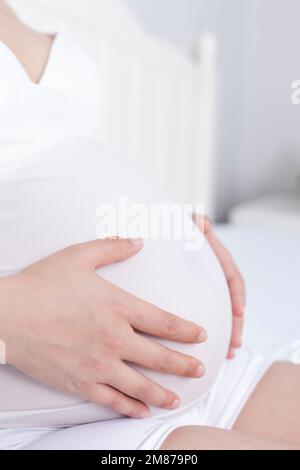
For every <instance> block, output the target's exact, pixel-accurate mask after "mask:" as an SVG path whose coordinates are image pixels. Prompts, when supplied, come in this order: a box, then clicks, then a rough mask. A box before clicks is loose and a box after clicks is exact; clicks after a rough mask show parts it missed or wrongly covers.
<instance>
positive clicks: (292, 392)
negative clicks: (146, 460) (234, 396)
mask: <svg viewBox="0 0 300 470" xmlns="http://www.w3.org/2000/svg"><path fill="white" fill-rule="evenodd" d="M161 449H162V450H179V449H180V450H224V449H225V450H230V449H233V450H300V366H296V365H293V364H285V363H277V364H274V365H273V366H272V367H271V368H270V369H269V371H268V372H267V374H266V375H265V376H264V377H263V379H262V380H261V382H260V383H259V384H258V386H257V387H256V389H255V390H254V392H253V394H252V396H251V397H250V399H249V400H248V402H247V403H246V405H245V406H244V408H243V410H242V411H241V413H240V416H239V417H238V419H237V421H236V423H235V425H234V426H233V430H232V431H224V430H221V429H216V428H206V427H203V426H187V427H181V428H178V429H176V431H174V432H173V433H171V434H170V435H169V436H168V438H167V439H166V440H165V442H164V443H163V445H162V447H161Z"/></svg>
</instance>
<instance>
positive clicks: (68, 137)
mask: <svg viewBox="0 0 300 470" xmlns="http://www.w3.org/2000/svg"><path fill="white" fill-rule="evenodd" d="M65 61H66V62H65ZM68 61H69V62H71V63H68ZM78 63H80V64H81V65H82V64H85V67H84V70H85V74H84V73H82V74H81V75H80V74H78V75H76V70H78ZM55 64H56V66H55ZM58 65H59V67H58ZM63 67H65V69H66V70H69V71H70V70H73V72H72V80H67V81H64V80H63V79H62V80H61V79H59V78H58V76H57V71H58V70H59V71H60V73H61V75H63V73H62V69H63ZM80 68H81V70H82V67H80ZM63 70H64V69H63ZM95 74H96V71H95V68H94V65H93V64H92V62H90V61H89V59H88V58H87V57H86V56H85V54H83V53H82V51H80V49H78V48H76V47H75V46H74V45H73V43H72V42H71V41H69V40H68V39H67V38H64V37H63V36H58V38H57V39H56V41H55V44H54V46H53V49H52V53H51V56H50V59H49V64H48V67H47V70H46V72H45V75H44V77H43V79H42V81H41V84H40V85H39V86H38V85H33V84H32V83H31V82H30V81H29V79H28V78H27V76H26V74H25V73H24V71H23V69H22V68H21V66H20V64H19V63H18V61H17V60H16V58H15V57H14V55H13V54H12V53H11V51H10V50H9V49H8V48H7V47H5V46H4V45H3V44H2V45H1V44H0V100H1V101H0V103H1V107H0V241H1V243H0V276H1V277H4V276H8V275H10V274H14V273H17V272H19V271H21V270H22V269H24V268H25V267H27V266H29V265H30V264H31V263H33V262H35V261H37V260H39V259H41V258H43V257H45V256H47V255H49V254H50V253H53V252H55V251H57V250H60V249H62V248H64V247H66V246H68V245H71V244H73V243H78V242H84V241H87V240H90V239H95V238H96V237H97V236H101V230H100V233H99V218H98V216H99V211H98V209H99V206H100V205H101V204H103V203H110V204H112V205H115V206H117V205H118V201H119V197H120V196H122V197H124V196H126V198H127V201H128V204H136V203H139V204H141V203H142V204H144V205H146V206H148V207H149V206H150V205H151V204H153V203H162V202H170V201H169V200H168V197H167V196H166V195H165V194H164V193H163V192H162V191H161V190H160V189H159V188H157V187H156V186H155V185H154V184H153V183H152V181H150V180H149V179H148V178H146V177H145V176H144V175H142V174H141V173H140V172H139V170H138V169H137V168H136V167H134V166H132V165H131V164H130V163H129V162H127V161H126V160H125V159H120V158H118V157H116V156H114V155H112V154H111V152H109V151H108V150H107V149H105V148H103V147H102V146H101V145H99V144H96V143H93V142H92V141H91V140H90V138H91V137H93V133H94V130H95V123H96V115H97V103H96V101H95V100H94V97H95V96H96V94H95V93H96V91H97V90H96V89H97V83H96V81H97V80H96V78H95V77H96V75H95ZM76 76H77V78H78V81H76ZM70 82H72V84H73V85H72V86H73V89H71V88H70V87H69V86H68V84H69V83H70ZM87 83H90V84H91V83H94V85H95V93H91V95H89V93H87V92H84V90H87V89H90V90H91V86H89V85H88V86H87ZM66 88H68V89H66ZM87 138H89V139H87ZM185 221H186V223H187V224H191V223H192V222H191V221H190V219H189V218H187V219H186V220H185ZM103 235H106V234H104V233H103ZM198 237H200V235H199V234H198ZM99 275H101V276H104V277H106V278H107V279H109V280H111V281H112V282H114V283H115V284H117V285H119V286H121V287H123V288H124V289H126V290H127V291H129V292H132V293H133V294H135V295H137V296H139V297H140V298H143V299H145V300H148V301H150V302H152V303H154V304H156V305H159V306H161V307H162V308H165V309H166V310H168V311H171V312H174V313H176V314H178V315H181V316H182V317H184V318H187V319H190V320H191V321H194V322H196V323H198V324H200V325H202V326H203V327H205V328H206V330H207V332H208V337H209V340H208V342H207V343H206V344H204V345H192V346H191V345H182V344H171V345H170V344H169V345H170V346H171V347H173V348H176V349H178V350H180V351H183V352H185V353H187V354H191V355H193V356H195V357H198V358H199V359H201V360H202V361H203V362H204V363H205V365H206V375H205V377H204V378H202V379H185V378H179V377H175V376H165V375H162V374H158V373H154V372H151V371H142V372H143V373H145V374H146V375H147V376H149V377H150V378H151V379H153V380H155V381H157V382H159V383H161V384H162V385H164V386H166V387H168V388H170V389H172V390H174V391H175V392H177V393H178V394H179V395H180V396H181V399H182V406H181V408H180V410H177V411H176V412H167V411H162V410H158V409H152V412H153V414H154V416H156V417H155V418H151V419H149V420H144V421H137V420H130V419H127V418H122V419H120V417H119V416H117V415H116V414H115V413H113V412H112V411H110V410H107V409H104V408H102V407H97V406H95V405H92V404H90V403H84V402H82V400H80V399H78V398H76V397H71V396H68V395H65V394H62V393H60V392H57V391H55V390H52V389H50V388H49V387H46V386H44V385H42V384H39V383H37V382H36V381H34V380H32V379H30V378H29V377H26V376H24V375H23V374H22V373H20V372H18V371H16V370H15V369H13V368H12V367H10V366H1V368H0V449H1V448H21V447H25V445H26V443H27V444H28V443H29V442H30V443H34V442H36V444H32V446H33V447H31V448H63V449H64V448H94V449H114V448H116V449H118V448H124V449H131V448H132V449H134V448H156V447H157V446H159V444H160V443H161V442H162V440H163V437H164V436H166V435H167V433H168V432H170V431H171V430H172V429H174V428H175V427H176V426H178V425H180V424H181V425H183V424H205V425H215V426H218V425H219V426H223V427H228V428H229V427H230V426H231V425H232V424H233V421H234V418H235V417H236V416H237V414H238V411H239V410H240V409H241V407H242V405H243V403H244V402H245V400H246V399H247V397H248V396H249V394H250V393H251V390H252V389H253V387H254V385H255V383H256V382H257V380H259V377H260V376H261V374H262V373H263V371H264V370H265V369H266V367H267V366H268V365H269V364H270V362H271V361H270V359H268V360H267V361H264V358H261V357H255V358H252V357H251V356H248V355H246V356H243V357H241V358H240V359H239V360H238V361H236V362H233V363H225V356H226V352H227V348H228V344H229V339H230V334H231V323H232V322H231V305H230V298H229V292H228V288H227V285H226V282H225V279H224V275H223V272H222V270H221V268H220V266H219V264H218V262H217V260H216V258H215V256H214V255H213V253H212V251H211V250H210V248H209V247H208V246H207V245H206V244H205V245H204V247H203V248H202V249H200V250H197V251H189V250H187V245H186V242H185V240H166V241H160V240H155V241H151V240H149V241H146V243H145V247H144V249H143V250H142V252H141V253H140V254H139V255H138V256H136V257H134V258H132V259H131V260H129V261H126V262H124V263H121V264H118V265H113V266H110V267H107V268H105V269H101V270H99ZM33 302H34V299H33ZM21 334H22V332H20V335H21ZM164 343H166V344H168V343H167V342H164ZM220 371H222V372H221V374H220ZM233 400H234V403H233ZM189 410H190V411H189ZM107 420H109V421H107ZM84 423H95V425H96V426H97V428H95V427H93V424H87V425H86V426H79V427H76V425H82V424H84ZM109 423H111V424H109ZM61 428H68V429H66V430H65V431H60V432H59V429H61ZM45 436H49V439H50V440H47V439H46V441H45V440H42V439H41V438H42V437H45ZM56 436H57V437H56ZM150 437H151V439H150ZM149 439H150V440H149ZM74 446H75V447H74Z"/></svg>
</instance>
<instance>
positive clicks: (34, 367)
mask: <svg viewBox="0 0 300 470" xmlns="http://www.w3.org/2000/svg"><path fill="white" fill-rule="evenodd" d="M0 24H1V28H0V41H2V42H4V43H5V44H6V45H7V46H8V47H10V48H11V50H12V51H13V52H14V54H15V55H16V57H17V58H18V59H19V61H20V63H21V64H22V65H23V67H24V70H25V71H26V72H27V74H28V76H29V78H30V79H31V80H32V81H33V82H35V83H38V82H39V80H40V78H41V76H42V74H43V71H44V69H45V66H46V64H47V60H48V56H49V53H50V50H51V46H52V42H53V37H52V36H47V35H44V34H39V33H37V32H34V31H32V30H30V29H29V28H27V27H26V26H25V25H23V24H22V23H20V22H19V20H18V19H17V17H16V16H15V14H14V13H13V11H12V10H11V9H10V8H9V7H8V5H7V4H6V3H5V2H4V1H1V0H0ZM194 220H195V221H196V223H197V224H198V226H199V228H202V227H204V232H205V236H206V238H207V240H208V242H209V243H210V245H211V247H212V249H213V250H214V252H215V254H216V256H217V258H218V259H219V262H220V264H221V266H222V268H223V270H224V274H225V277H226V279H227V282H228V286H229V290H230V293H231V300H232V312H233V332H232V339H231V343H230V347H229V351H228V358H229V359H232V358H234V355H235V349H236V348H239V347H240V346H241V344H242V331H243V324H244V309H245V285H244V281H243V279H242V276H241V274H240V272H239V270H238V268H237V267H236V264H235V263H234V260H233V259H232V256H231V255H230V253H229V252H228V251H227V250H226V248H225V247H224V246H223V245H222V244H221V242H220V241H219V240H218V239H217V237H216V236H215V234H214V233H213V230H212V226H211V224H210V222H209V221H208V220H205V221H204V224H203V221H199V218H196V216H194ZM141 248H142V245H141V243H139V242H134V243H132V242H130V241H126V240H122V241H121V240H115V241H112V240H110V241H108V240H107V241H101V242H100V241H97V242H90V243H87V244H83V245H80V246H76V247H70V248H68V249H66V250H63V251H62V252H60V253H56V254H55V255H53V256H51V257H49V258H47V259H46V260H42V261H41V262H40V263H37V264H35V265H34V266H32V267H30V268H29V269H27V270H26V271H24V272H23V273H21V274H19V275H17V276H14V277H12V278H7V279H3V280H1V281H0V299H1V305H0V311H1V322H0V324H1V338H3V339H4V340H5V342H6V345H7V346H8V347H7V358H8V362H9V363H11V364H12V365H14V366H15V367H17V368H19V369H20V370H22V371H24V372H25V373H27V374H28V375H31V376H32V377H34V378H36V379H38V380H40V381H42V382H45V383H47V384H49V385H51V386H54V387H56V388H58V389H62V390H64V391H66V392H70V393H74V394H77V395H80V396H82V397H83V398H85V399H88V400H90V401H92V402H95V403H98V404H100V405H104V406H107V407H110V408H112V409H114V410H116V411H118V412H120V413H121V414H124V415H128V416H133V417H141V418H143V417H146V416H147V415H148V412H149V410H148V407H147V404H154V405H156V406H160V407H165V408H169V409H174V408H176V407H177V406H178V405H179V397H176V396H175V395H174V394H172V392H171V391H167V390H164V389H162V388H161V387H160V386H159V385H157V384H153V383H151V382H149V381H147V380H146V379H145V378H144V377H142V376H140V375H139V374H138V373H136V372H134V371H133V370H132V369H130V367H129V366H128V365H127V364H126V363H125V361H131V362H133V363H136V364H139V365H144V366H145V367H147V368H150V369H154V370H159V371H164V372H166V373H176V374H177V375H183V376H187V377H192V376H200V375H202V368H201V366H202V365H201V364H200V363H196V362H195V359H193V358H190V357H187V356H184V355H182V354H179V353H176V352H174V351H170V350H166V349H165V348H163V347H162V346H158V345H157V344H156V343H152V342H151V341H150V340H145V339H143V340H141V337H140V336H139V335H138V332H139V331H141V332H145V333H149V334H152V335H154V336H158V337H160V338H167V339H173V340H176V341H181V342H200V341H203V340H205V336H206V335H205V332H204V331H203V329H201V328H200V327H199V326H197V325H193V324H190V323H189V322H185V321H183V320H181V319H179V318H177V317H175V316H174V315H171V314H169V313H167V312H163V311H161V310H160V309H157V308H156V307H154V306H152V305H149V304H146V303H144V302H142V301H140V300H139V299H136V298H134V297H132V296H130V295H129V294H127V293H126V292H124V291H122V290H120V289H118V288H116V287H115V286H113V285H111V284H109V283H108V282H106V281H104V280H103V279H101V278H99V277H98V276H96V274H95V269H96V268H98V267H100V266H104V265H106V264H110V263H113V262H119V261H123V260H126V259H127V258H129V257H130V256H134V255H136V254H137V253H138V252H139V250H140V249H141ZM74 268H75V269H74ZM57 272H59V273H60V276H57ZM75 273H77V274H75ZM96 280H97V281H96ZM83 285H84V286H85V289H82V286H83ZM82 291H85V293H84V292H82ZM16 292H17V293H18V296H16V295H15V294H16ZM53 292H55V295H53ZM37 293H38V294H37ZM32 298H35V299H36V303H35V306H34V307H33V306H32ZM91 298H93V299H94V300H93V302H91V300H90V299H91ZM45 306H46V307H45ZM62 312H63V313H62ZM71 317H72V320H71ZM150 317H151V318H150ZM87 318H88V319H89V322H87V321H86V319H87ZM153 318H157V322H156V323H155V324H153ZM87 323H89V324H90V328H84V327H86V325H87ZM57 325H59V328H58V326H57ZM83 326H84V327H83ZM20 329H22V338H20V336H19V334H18V333H19V331H20ZM70 331H71V332H72V335H70ZM103 333H105V334H103ZM66 338H68V340H67V339H66ZM146 357H148V359H146ZM99 358H101V359H99ZM149 358H150V359H149ZM108 363H109V367H107V364H108ZM166 364H167V366H166ZM83 371H85V373H84V374H83ZM299 397H300V368H299V366H292V365H290V364H275V365H274V366H273V367H272V368H271V369H270V371H269V372H268V373H267V374H266V376H265V377H264V378H263V380H262V381H261V382H260V384H259V385H258V387H257V388H256V389H255V391H254V393H253V394H252V396H251V398H250V399H249V400H248V402H247V404H246V405H245V407H244V409H243V410H242V412H241V414H240V416H239V418H238V419H237V421H236V423H235V425H234V428H233V430H232V431H223V430H218V429H214V428H205V427H200V426H198V427H183V428H179V429H177V430H176V431H174V432H173V433H171V434H170V436H169V437H168V438H167V439H166V441H165V442H164V444H163V445H162V449H164V450H174V449H180V450H182V449H187V450H194V449H199V450H202V449H203V450H204V449H226V450H228V449H241V450H246V449H261V450H267V449H270V450H279V449H282V450H290V449H297V450H300V444H299V443H300V438H299V436H300V429H299V427H300V425H299V424H298V423H300V412H299V411H298V410H300V399H299ZM278 404H281V405H282V404H284V406H283V407H282V406H280V407H279V406H278Z"/></svg>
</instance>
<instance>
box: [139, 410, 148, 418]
mask: <svg viewBox="0 0 300 470" xmlns="http://www.w3.org/2000/svg"><path fill="white" fill-rule="evenodd" d="M150 416H151V413H150V411H149V410H145V411H143V412H142V413H141V414H139V415H138V418H141V419H146V418H150Z"/></svg>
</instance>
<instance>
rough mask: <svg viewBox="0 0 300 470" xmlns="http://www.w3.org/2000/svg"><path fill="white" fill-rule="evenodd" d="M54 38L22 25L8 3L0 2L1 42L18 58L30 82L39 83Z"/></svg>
mask: <svg viewBox="0 0 300 470" xmlns="http://www.w3.org/2000/svg"><path fill="white" fill-rule="evenodd" d="M53 40H54V37H53V36H51V35H47V34H41V33H38V32H36V31H33V30H32V29H30V28H28V27H27V26H26V25H25V24H23V23H21V21H19V19H18V18H17V16H16V15H15V13H14V11H13V10H12V9H11V8H10V7H9V6H8V4H7V3H6V2H3V1H0V41H1V42H3V43H4V44H6V45H7V46H8V47H9V48H10V49H11V50H12V52H13V53H14V55H15V56H16V57H17V59H18V60H19V62H20V63H21V65H22V66H23V68H24V70H25V71H26V73H27V75H28V77H29V78H30V80H31V81H32V82H34V83H38V82H39V81H40V79H41V77H42V75H43V72H44V69H45V67H46V64H47V62H48V57H49V53H50V50H51V46H52V43H53Z"/></svg>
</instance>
